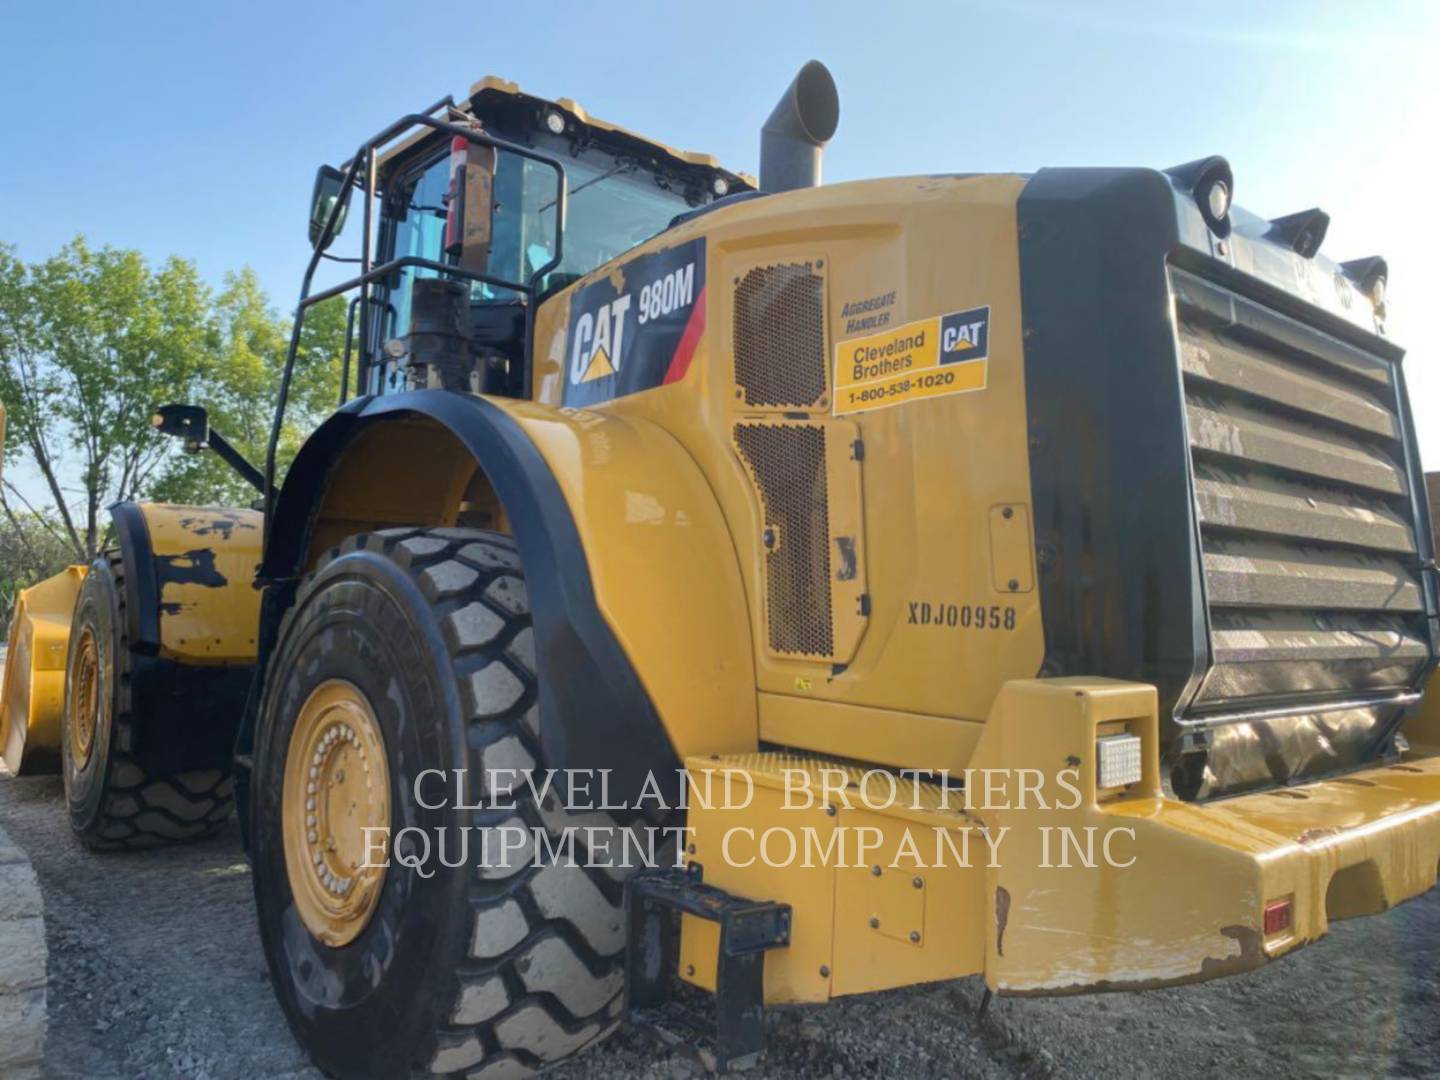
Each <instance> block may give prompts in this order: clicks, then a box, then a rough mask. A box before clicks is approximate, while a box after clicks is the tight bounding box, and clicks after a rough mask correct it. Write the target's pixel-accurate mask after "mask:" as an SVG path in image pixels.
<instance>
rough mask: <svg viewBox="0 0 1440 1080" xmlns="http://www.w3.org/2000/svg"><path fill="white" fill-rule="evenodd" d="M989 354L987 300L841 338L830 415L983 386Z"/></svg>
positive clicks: (981, 388) (988, 308) (836, 354)
mask: <svg viewBox="0 0 1440 1080" xmlns="http://www.w3.org/2000/svg"><path fill="white" fill-rule="evenodd" d="M989 358H990V307H989V305H986V306H985V307H978V308H971V309H969V310H968V311H954V312H951V313H950V314H949V315H936V316H932V317H931V318H929V319H921V320H919V321H918V322H912V323H906V324H905V325H904V326H897V327H895V328H894V329H891V330H886V331H884V332H883V333H878V334H869V335H867V336H865V337H858V338H851V339H849V340H848V341H842V342H840V343H839V344H838V345H836V346H835V415H836V416H844V415H846V414H847V413H857V412H865V411H867V410H869V409H883V408H886V407H887V406H890V405H903V404H905V403H906V402H909V401H920V400H922V399H924V398H932V397H943V396H945V395H946V394H960V393H964V392H965V391H967V390H983V389H985V379H986V374H987V367H988V364H989Z"/></svg>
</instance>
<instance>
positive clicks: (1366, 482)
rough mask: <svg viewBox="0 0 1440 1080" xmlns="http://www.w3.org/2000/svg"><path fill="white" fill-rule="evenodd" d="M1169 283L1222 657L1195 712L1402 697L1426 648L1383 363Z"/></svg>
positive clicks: (1237, 301) (1203, 288)
mask: <svg viewBox="0 0 1440 1080" xmlns="http://www.w3.org/2000/svg"><path fill="white" fill-rule="evenodd" d="M1172 284H1173V287H1174V292H1175V296H1176V301H1177V317H1178V328H1179V346H1180V365H1181V371H1182V373H1183V376H1184V388H1185V402H1186V412H1187V416H1188V423H1189V431H1190V449H1191V462H1192V466H1193V471H1194V481H1195V503H1196V512H1197V515H1198V518H1199V523H1200V539H1201V549H1202V550H1201V557H1202V559H1203V562H1204V575H1205V589H1206V599H1207V602H1208V604H1209V607H1210V644H1211V650H1212V659H1213V666H1212V668H1211V669H1210V671H1209V673H1208V674H1207V675H1206V677H1205V679H1204V680H1203V682H1202V684H1201V686H1200V688H1199V691H1198V693H1197V695H1196V697H1195V699H1194V703H1193V708H1195V709H1198V710H1200V711H1204V710H1205V709H1207V708H1211V707H1215V708H1223V709H1224V710H1231V709H1236V708H1240V709H1244V708H1246V707H1249V706H1252V705H1254V706H1257V707H1258V706H1261V705H1264V704H1266V703H1267V702H1269V701H1275V700H1280V701H1283V702H1284V703H1285V704H1289V703H1290V702H1292V701H1293V702H1294V703H1295V704H1296V705H1297V706H1301V707H1303V706H1304V705H1305V704H1306V703H1307V702H1311V701H1319V700H1323V699H1325V698H1327V697H1333V696H1334V695H1336V694H1337V693H1343V692H1352V693H1353V692H1360V693H1363V694H1371V693H1383V692H1388V691H1400V690H1403V689H1407V688H1408V687H1409V686H1410V685H1411V684H1412V683H1413V682H1414V680H1415V679H1416V678H1417V676H1418V675H1419V673H1420V671H1421V669H1422V668H1423V666H1424V665H1425V664H1426V663H1427V662H1428V659H1429V642H1428V636H1427V633H1426V628H1425V621H1424V596H1423V593H1422V585H1421V580H1420V570H1419V564H1418V558H1417V548H1416V543H1415V528H1414V520H1413V510H1412V507H1411V503H1410V498H1409V495H1410V493H1409V489H1408V485H1407V480H1406V471H1405V468H1404V466H1403V462H1404V460H1405V455H1404V448H1403V445H1402V441H1401V434H1402V433H1401V426H1400V423H1399V420H1398V418H1397V414H1396V404H1395V403H1396V390H1395V385H1394V381H1393V378H1394V376H1393V373H1392V370H1391V367H1390V365H1389V364H1388V363H1387V362H1385V361H1384V360H1382V359H1380V358H1379V357H1375V356H1372V355H1370V354H1368V353H1366V352H1364V351H1362V350H1360V349H1357V348H1354V347H1352V346H1350V345H1348V344H1346V343H1344V342H1342V341H1340V340H1338V339H1336V338H1333V337H1330V336H1329V335H1326V334H1324V333H1322V332H1320V331H1318V330H1314V329H1312V328H1310V327H1307V326H1305V325H1304V324H1302V323H1299V322H1296V321H1294V320H1291V319H1289V318H1287V317H1285V316H1283V315H1280V314H1278V313H1276V312H1273V311H1271V310H1269V309H1267V308H1264V307H1262V306H1260V305H1258V304H1255V303H1253V302H1251V301H1249V300H1247V299H1245V298H1243V297H1240V296H1238V295H1236V294H1233V293H1230V292H1228V291H1226V290H1224V289H1222V288H1220V287H1218V286H1215V285H1213V284H1211V283H1209V282H1205V281H1202V280H1201V279H1199V278H1196V277H1193V276H1192V275H1189V274H1186V273H1184V272H1182V271H1178V270H1177V271H1172ZM1298 711H1303V710H1302V708H1297V712H1298Z"/></svg>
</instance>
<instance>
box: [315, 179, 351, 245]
mask: <svg viewBox="0 0 1440 1080" xmlns="http://www.w3.org/2000/svg"><path fill="white" fill-rule="evenodd" d="M344 185H345V174H344V173H343V172H341V171H340V170H339V169H337V168H335V167H334V166H331V165H321V166H320V168H318V169H316V170H315V190H314V191H313V192H311V194H310V246H311V247H318V248H319V249H320V250H321V251H324V250H325V249H326V248H328V247H329V246H330V245H331V244H332V243H333V242H334V240H335V238H336V237H337V236H339V235H340V231H341V230H342V229H343V228H345V211H346V209H347V203H346V202H345V200H344V199H343V198H342V196H343V195H344ZM337 201H338V202H339V203H340V213H339V214H338V215H337V217H336V218H335V228H334V229H333V230H332V231H331V233H330V235H329V236H326V237H323V238H322V237H321V235H320V234H321V233H322V232H324V230H325V223H326V222H327V221H328V220H330V211H331V210H332V209H333V208H334V206H335V203H336V202H337Z"/></svg>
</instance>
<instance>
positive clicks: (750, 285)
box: [735, 263, 825, 407]
mask: <svg viewBox="0 0 1440 1080" xmlns="http://www.w3.org/2000/svg"><path fill="white" fill-rule="evenodd" d="M735 384H736V385H737V386H738V387H739V388H740V390H741V392H742V394H743V398H742V400H743V401H744V403H745V404H746V405H753V406H785V405H788V406H797V407H805V406H809V405H813V404H815V402H816V401H818V400H819V399H820V398H821V397H822V396H824V394H825V278H824V277H823V276H822V275H821V274H819V273H817V272H816V267H815V265H814V264H812V263H780V264H777V265H774V266H757V267H756V268H754V269H753V270H751V271H749V272H748V273H747V274H746V275H745V277H744V278H743V279H742V280H741V282H740V284H739V285H737V286H736V287H735Z"/></svg>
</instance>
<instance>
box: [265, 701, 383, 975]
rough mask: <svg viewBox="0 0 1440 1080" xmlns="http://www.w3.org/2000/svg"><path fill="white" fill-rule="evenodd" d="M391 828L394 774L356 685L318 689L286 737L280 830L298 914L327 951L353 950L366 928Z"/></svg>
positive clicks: (376, 896) (376, 898)
mask: <svg viewBox="0 0 1440 1080" xmlns="http://www.w3.org/2000/svg"><path fill="white" fill-rule="evenodd" d="M389 826H390V770H389V766H388V765H387V763H386V758H385V740H384V738H383V736H382V735H381V733H380V724H379V722H378V721H377V720H376V719H375V713H374V710H372V709H371V708H370V703H369V702H368V701H367V700H366V699H365V695H364V694H362V693H361V692H360V690H359V688H358V687H356V686H355V685H354V684H353V683H350V682H346V681H344V680H341V679H331V680H329V681H328V682H324V683H321V684H320V685H319V686H317V687H316V688H315V689H314V691H312V692H311V694H310V696H309V698H307V699H306V701H305V704H304V705H302V706H301V707H300V715H299V716H298V717H297V718H296V720H295V730H294V731H293V732H292V733H291V736H290V748H289V750H288V751H287V753H286V756H285V782H284V792H283V796H282V806H281V831H282V833H283V834H284V844H285V869H286V873H287V875H288V876H289V879H290V891H291V893H292V895H293V896H294V897H295V906H296V909H297V910H298V911H299V914H300V920H301V922H303V923H304V924H305V928H306V929H307V930H309V931H310V933H311V934H312V935H313V936H314V937H315V939H316V940H317V941H320V942H321V943H322V944H325V945H329V946H331V947H332V948H339V947H340V946H342V945H348V944H349V943H350V942H352V941H354V940H355V938H356V937H358V936H359V935H360V932H361V931H362V930H364V929H365V926H366V924H368V923H369V921H370V917H371V916H372V915H373V914H374V912H375V907H376V904H377V903H378V902H379V900H380V892H381V888H382V886H383V885H384V883H385V866H384V864H385V862H386V860H387V857H388V854H389V843H388V840H389V837H388V831H389ZM367 829H381V830H384V831H383V832H381V833H371V834H367V833H366V830H367ZM372 838H373V842H372Z"/></svg>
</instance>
